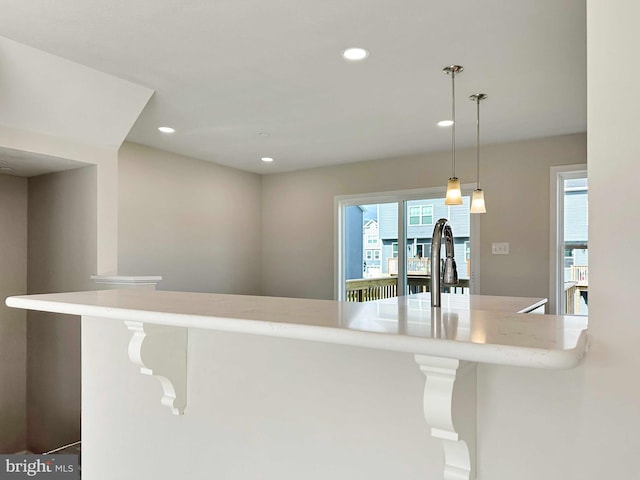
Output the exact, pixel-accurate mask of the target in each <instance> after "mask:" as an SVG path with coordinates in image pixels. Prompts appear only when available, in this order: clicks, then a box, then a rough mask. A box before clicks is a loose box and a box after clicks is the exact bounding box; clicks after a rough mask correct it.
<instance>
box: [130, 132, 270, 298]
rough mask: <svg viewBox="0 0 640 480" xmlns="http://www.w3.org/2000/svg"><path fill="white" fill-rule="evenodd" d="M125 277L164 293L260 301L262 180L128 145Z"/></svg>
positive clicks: (142, 147)
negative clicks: (155, 280)
mask: <svg viewBox="0 0 640 480" xmlns="http://www.w3.org/2000/svg"><path fill="white" fill-rule="evenodd" d="M118 170H119V190H118V192H119V193H118V216H119V224H118V232H119V238H118V243H119V255H118V260H119V262H118V263H119V265H118V273H119V274H121V275H162V277H163V280H162V282H160V283H159V284H158V289H159V290H185V291H195V292H215V293H239V294H257V293H259V285H260V277H259V271H260V250H261V245H260V226H261V219H260V213H261V212H260V192H261V187H260V177H259V176H258V175H256V174H252V173H247V172H242V171H239V170H234V169H231V168H228V167H222V166H219V165H215V164H212V163H210V162H204V161H200V160H195V159H193V158H188V157H183V156H180V155H175V154H172V153H169V152H164V151H160V150H155V149H153V148H149V147H145V146H142V145H137V144H132V143H125V144H124V145H123V146H122V148H121V149H120V152H119V165H118Z"/></svg>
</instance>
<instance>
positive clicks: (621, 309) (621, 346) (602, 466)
mask: <svg viewBox="0 0 640 480" xmlns="http://www.w3.org/2000/svg"><path fill="white" fill-rule="evenodd" d="M587 8H588V10H587V12H588V21H587V32H588V85H589V89H588V111H589V121H588V130H589V145H588V149H589V250H590V251H589V262H590V265H589V268H590V285H589V289H590V292H589V296H590V303H589V328H590V330H591V335H592V337H593V342H592V348H591V352H590V353H589V357H588V358H587V362H586V364H585V375H584V385H583V391H582V393H583V395H582V399H581V403H580V410H579V412H580V420H581V422H580V441H579V443H578V444H577V445H576V447H575V448H576V450H579V452H580V453H581V456H582V459H583V462H582V463H581V464H579V465H578V466H577V468H576V473H577V477H580V476H581V475H582V476H583V477H584V476H589V477H590V478H594V479H595V478H605V477H608V478H634V477H637V476H638V472H639V471H640V469H639V468H638V461H637V458H638V457H637V452H638V450H640V436H639V435H638V432H640V381H638V372H640V349H638V345H637V340H638V339H640V320H639V319H638V308H637V305H636V304H635V302H634V299H635V298H636V296H637V295H638V290H637V283H636V282H637V278H638V272H640V257H639V256H638V255H634V256H633V257H632V258H631V265H629V264H627V265H624V262H620V260H619V258H620V252H622V251H633V252H634V253H635V252H637V251H638V237H639V235H640V224H639V223H638V206H639V205H640V188H638V178H640V163H639V162H638V159H639V158H640V136H639V135H638V128H639V126H640V121H639V120H638V111H639V110H638V109H639V108H640V100H639V99H638V96H637V95H636V92H637V83H638V78H639V76H640V65H639V64H638V63H637V62H636V63H634V62H631V64H629V65H628V67H627V68H626V72H625V73H624V75H616V74H613V72H611V70H610V71H609V72H607V71H606V70H607V68H609V69H610V68H611V65H620V64H621V63H622V62H626V61H627V62H628V60H629V59H631V58H636V57H637V52H638V45H639V44H640V30H639V29H638V24H637V23H638V22H637V19H638V18H640V2H638V1H636V0H616V1H613V2H598V1H594V0H588V1H587ZM614 195H615V200H613V196H614ZM629 267H631V268H629Z"/></svg>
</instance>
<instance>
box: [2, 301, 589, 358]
mask: <svg viewBox="0 0 640 480" xmlns="http://www.w3.org/2000/svg"><path fill="white" fill-rule="evenodd" d="M545 302H546V299H541V298H519V297H496V296H478V295H455V294H451V295H447V294H444V295H443V297H442V308H431V306H430V300H429V294H417V295H410V296H407V297H397V298H390V299H385V300H379V301H376V302H366V303H350V302H337V301H333V300H312V299H299V298H283V297H261V296H248V295H224V294H208V293H190V292H164V291H153V290H136V289H133V290H100V291H89V292H72V293H58V294H43V295H24V296H15V297H9V298H7V300H6V304H7V305H8V306H10V307H15V308H24V309H28V310H41V311H48V312H57V313H65V314H72V315H82V316H90V317H99V318H105V319H117V320H128V321H138V322H146V323H152V324H160V325H171V326H178V327H189V328H202V329H209V330H218V331H225V332H236V333H244V334H254V335H265V336H272V337H282V338H291V339H298V340H310V341H319V342H325V343H334V344H342V345H351V346H358V347H364V348H373V349H379V350H389V351H397V352H406V353H412V354H420V355H432V356H437V357H444V358H455V359H459V360H466V361H471V362H480V363H494V364H501V365H513V366H523V367H533V368H548V369H559V368H572V367H575V366H576V365H577V364H578V363H579V362H580V360H581V358H582V356H583V355H584V352H585V351H586V347H587V333H586V328H587V320H586V318H584V317H572V316H556V315H533V314H526V313H517V312H526V311H531V310H533V309H535V308H536V307H538V306H540V305H543V304H544V303H545Z"/></svg>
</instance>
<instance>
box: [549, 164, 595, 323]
mask: <svg viewBox="0 0 640 480" xmlns="http://www.w3.org/2000/svg"><path fill="white" fill-rule="evenodd" d="M586 176H587V164H586V163H579V164H575V165H562V166H559V167H551V168H550V174H549V192H550V193H551V201H550V203H549V305H548V312H547V313H550V314H556V315H558V314H560V312H562V311H564V305H563V303H564V295H562V293H561V290H560V289H561V288H562V292H564V285H560V282H561V280H560V278H561V277H560V274H561V273H562V272H563V269H564V245H563V244H564V242H563V236H562V232H564V217H563V215H561V214H562V212H564V194H561V192H563V187H564V180H566V179H570V178H583V177H586Z"/></svg>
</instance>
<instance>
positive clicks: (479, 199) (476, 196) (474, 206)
mask: <svg viewBox="0 0 640 480" xmlns="http://www.w3.org/2000/svg"><path fill="white" fill-rule="evenodd" d="M485 98H487V95H486V94H485V93H475V94H473V95H471V96H470V97H469V100H471V101H473V102H476V120H477V121H476V189H475V190H474V191H473V195H472V197H471V210H469V211H470V212H471V213H486V212H487V207H486V206H485V204H484V192H483V191H482V189H481V188H480V101H481V100H484V99H485Z"/></svg>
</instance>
